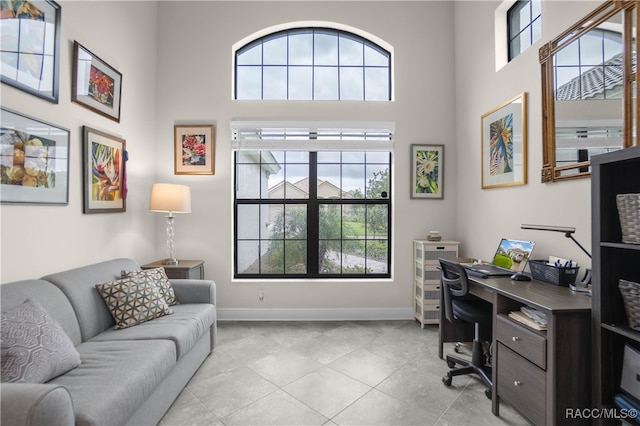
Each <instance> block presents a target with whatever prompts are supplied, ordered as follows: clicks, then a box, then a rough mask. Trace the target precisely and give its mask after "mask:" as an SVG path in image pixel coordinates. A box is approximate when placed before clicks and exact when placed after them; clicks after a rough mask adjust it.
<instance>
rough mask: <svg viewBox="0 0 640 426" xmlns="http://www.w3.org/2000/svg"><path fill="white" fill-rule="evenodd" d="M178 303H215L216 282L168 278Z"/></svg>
mask: <svg viewBox="0 0 640 426" xmlns="http://www.w3.org/2000/svg"><path fill="white" fill-rule="evenodd" d="M169 281H170V282H171V285H172V286H173V290H174V291H175V293H176V297H177V298H178V301H179V302H180V303H210V304H212V305H215V304H216V283H214V282H213V281H211V280H193V279H171V280H169Z"/></svg>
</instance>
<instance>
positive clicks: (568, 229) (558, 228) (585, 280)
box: [520, 224, 591, 291]
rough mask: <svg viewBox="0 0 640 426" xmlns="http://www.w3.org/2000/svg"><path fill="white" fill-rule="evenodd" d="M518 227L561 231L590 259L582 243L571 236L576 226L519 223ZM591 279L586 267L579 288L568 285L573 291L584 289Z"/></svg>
mask: <svg viewBox="0 0 640 426" xmlns="http://www.w3.org/2000/svg"><path fill="white" fill-rule="evenodd" d="M520 229H532V230H535V231H553V232H562V233H564V236H565V237H567V238H571V240H572V241H573V242H574V243H576V245H577V246H578V247H580V248H581V249H582V251H583V252H585V254H586V255H587V256H589V259H591V254H590V253H589V252H588V251H587V250H586V249H585V248H584V247H582V244H580V243H579V242H578V241H577V240H576V239H575V238H573V235H572V234H573V233H574V232H576V228H573V227H569V226H549V225H527V224H522V225H520ZM590 281H591V269H587V272H586V274H585V276H584V278H583V279H582V282H581V283H580V288H579V287H577V286H574V285H570V286H569V287H571V289H572V290H575V291H585V290H586V288H587V285H588V284H589V283H590Z"/></svg>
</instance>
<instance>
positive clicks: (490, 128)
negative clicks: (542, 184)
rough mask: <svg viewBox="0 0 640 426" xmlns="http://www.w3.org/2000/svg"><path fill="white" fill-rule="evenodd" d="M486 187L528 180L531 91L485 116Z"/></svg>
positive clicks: (484, 153) (483, 164) (484, 180)
mask: <svg viewBox="0 0 640 426" xmlns="http://www.w3.org/2000/svg"><path fill="white" fill-rule="evenodd" d="M481 128H482V130H481V132H482V150H481V155H482V188H483V189H486V188H497V187H501V186H513V185H524V184H526V183H527V94H526V92H523V93H521V94H519V95H518V96H516V97H515V98H513V99H510V100H508V101H507V102H505V103H504V104H502V105H500V106H499V107H497V108H494V109H492V110H491V111H489V112H487V113H486V114H484V115H483V116H482V123H481Z"/></svg>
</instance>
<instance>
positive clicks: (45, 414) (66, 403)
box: [0, 259, 216, 426]
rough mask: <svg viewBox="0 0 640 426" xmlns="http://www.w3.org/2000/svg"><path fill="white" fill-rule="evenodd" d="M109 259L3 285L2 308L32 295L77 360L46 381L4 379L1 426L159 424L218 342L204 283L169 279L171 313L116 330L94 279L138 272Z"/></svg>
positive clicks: (210, 289)
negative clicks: (173, 302)
mask: <svg viewBox="0 0 640 426" xmlns="http://www.w3.org/2000/svg"><path fill="white" fill-rule="evenodd" d="M139 269H140V265H139V264H138V263H136V262H135V261H133V260H131V259H114V260H109V261H106V262H102V263H97V264H94V265H88V266H84V267H81V268H77V269H72V270H68V271H64V272H59V273H55V274H51V275H48V276H45V277H43V278H42V279H34V280H24V281H16V282H12V283H7V284H2V285H1V286H0V301H1V307H2V312H5V311H7V310H8V309H10V308H12V307H14V306H17V305H20V304H21V303H22V302H24V301H25V299H27V298H31V299H35V300H37V301H38V302H39V303H40V304H41V305H42V306H43V307H44V308H45V309H46V311H47V313H48V314H49V315H50V316H51V317H52V318H53V319H54V320H55V321H57V322H58V323H59V324H60V325H61V326H62V328H63V330H64V331H65V333H66V334H67V335H68V336H69V338H70V339H71V341H72V342H73V344H74V345H75V348H76V350H77V351H78V353H79V354H80V359H81V364H80V365H79V366H78V367H76V368H74V369H72V370H70V371H68V372H67V373H65V374H63V375H60V376H58V377H55V378H53V379H52V380H50V381H48V382H47V383H44V384H28V383H2V385H1V387H0V394H1V400H2V406H1V422H2V425H6V426H10V425H73V424H76V425H121V424H130V425H152V424H156V423H158V421H159V420H160V419H161V418H162V416H163V415H164V414H165V412H166V411H167V410H168V408H169V407H170V406H171V404H172V403H173V401H174V400H175V399H176V397H177V396H178V395H179V394H180V392H181V391H182V389H183V388H184V386H185V385H186V384H187V382H188V381H189V379H190V378H191V377H192V376H193V374H194V373H195V372H196V370H197V369H198V368H199V367H200V365H201V364H202V362H203V361H204V360H205V359H206V358H207V356H208V355H209V354H210V353H211V351H213V348H214V345H215V339H216V306H215V304H216V300H215V297H216V292H215V284H214V282H213V281H209V280H171V284H172V286H173V289H174V291H175V294H176V296H177V298H178V301H179V302H180V303H179V304H177V305H173V306H171V309H172V310H173V314H171V315H167V316H162V317H160V318H156V319H153V320H151V321H148V322H144V323H142V324H138V325H135V326H133V327H130V328H124V329H115V328H114V324H115V322H114V320H113V317H112V316H111V314H110V312H109V310H108V309H107V307H106V305H105V302H104V301H103V300H102V298H101V296H100V295H99V293H98V292H97V291H96V289H95V284H99V283H105V282H110V281H114V280H116V279H118V278H120V274H121V271H122V270H139Z"/></svg>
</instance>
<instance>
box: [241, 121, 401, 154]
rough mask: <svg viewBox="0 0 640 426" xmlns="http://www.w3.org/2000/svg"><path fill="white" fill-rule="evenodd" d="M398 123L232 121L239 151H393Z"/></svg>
mask: <svg viewBox="0 0 640 426" xmlns="http://www.w3.org/2000/svg"><path fill="white" fill-rule="evenodd" d="M394 131H395V123H390V122H257V121H232V122H231V134H232V138H233V141H232V142H233V148H234V149H235V150H274V151H276V150H280V151H287V150H305V151H392V150H393V145H394V139H393V134H394Z"/></svg>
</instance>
